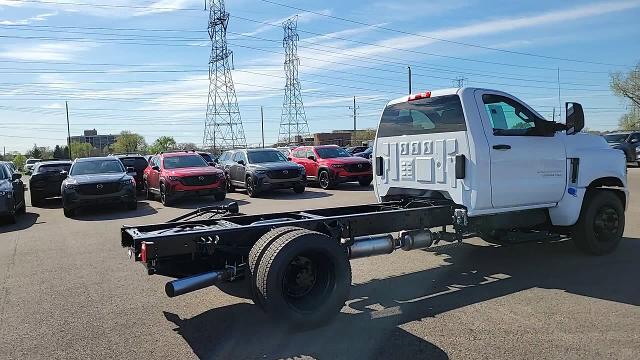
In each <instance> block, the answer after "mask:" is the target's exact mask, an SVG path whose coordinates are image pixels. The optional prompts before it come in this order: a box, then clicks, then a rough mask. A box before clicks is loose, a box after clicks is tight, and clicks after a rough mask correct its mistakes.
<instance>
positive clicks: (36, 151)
mask: <svg viewBox="0 0 640 360" xmlns="http://www.w3.org/2000/svg"><path fill="white" fill-rule="evenodd" d="M27 156H28V157H31V158H34V159H42V148H41V147H38V145H36V144H33V148H31V150H29V151H27Z"/></svg>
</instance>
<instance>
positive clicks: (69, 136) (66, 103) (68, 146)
mask: <svg viewBox="0 0 640 360" xmlns="http://www.w3.org/2000/svg"><path fill="white" fill-rule="evenodd" d="M64 107H65V109H66V110H67V149H69V160H73V158H72V157H71V129H70V127H69V103H68V102H67V101H65V102H64Z"/></svg>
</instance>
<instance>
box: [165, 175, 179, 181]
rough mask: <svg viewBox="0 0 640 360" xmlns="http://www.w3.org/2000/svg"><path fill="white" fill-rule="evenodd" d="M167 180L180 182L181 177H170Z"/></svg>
mask: <svg viewBox="0 0 640 360" xmlns="http://www.w3.org/2000/svg"><path fill="white" fill-rule="evenodd" d="M167 178H168V179H169V180H170V181H178V180H180V177H179V176H168V177H167Z"/></svg>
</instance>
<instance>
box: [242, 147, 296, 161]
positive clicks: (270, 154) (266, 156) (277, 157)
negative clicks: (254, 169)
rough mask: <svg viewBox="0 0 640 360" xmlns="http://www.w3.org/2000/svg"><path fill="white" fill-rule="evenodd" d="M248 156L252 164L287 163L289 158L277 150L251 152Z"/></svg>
mask: <svg viewBox="0 0 640 360" xmlns="http://www.w3.org/2000/svg"><path fill="white" fill-rule="evenodd" d="M247 155H248V156H249V163H250V164H260V163H268V162H282V161H287V158H286V157H285V156H284V155H283V154H282V153H281V152H280V151H277V150H268V151H249V152H248V153H247Z"/></svg>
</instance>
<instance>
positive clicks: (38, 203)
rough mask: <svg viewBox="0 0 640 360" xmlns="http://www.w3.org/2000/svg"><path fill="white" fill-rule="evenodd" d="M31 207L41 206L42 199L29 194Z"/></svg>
mask: <svg viewBox="0 0 640 360" xmlns="http://www.w3.org/2000/svg"><path fill="white" fill-rule="evenodd" d="M31 206H34V207H40V206H42V199H41V198H40V197H39V196H38V195H36V194H34V193H33V192H31Z"/></svg>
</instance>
